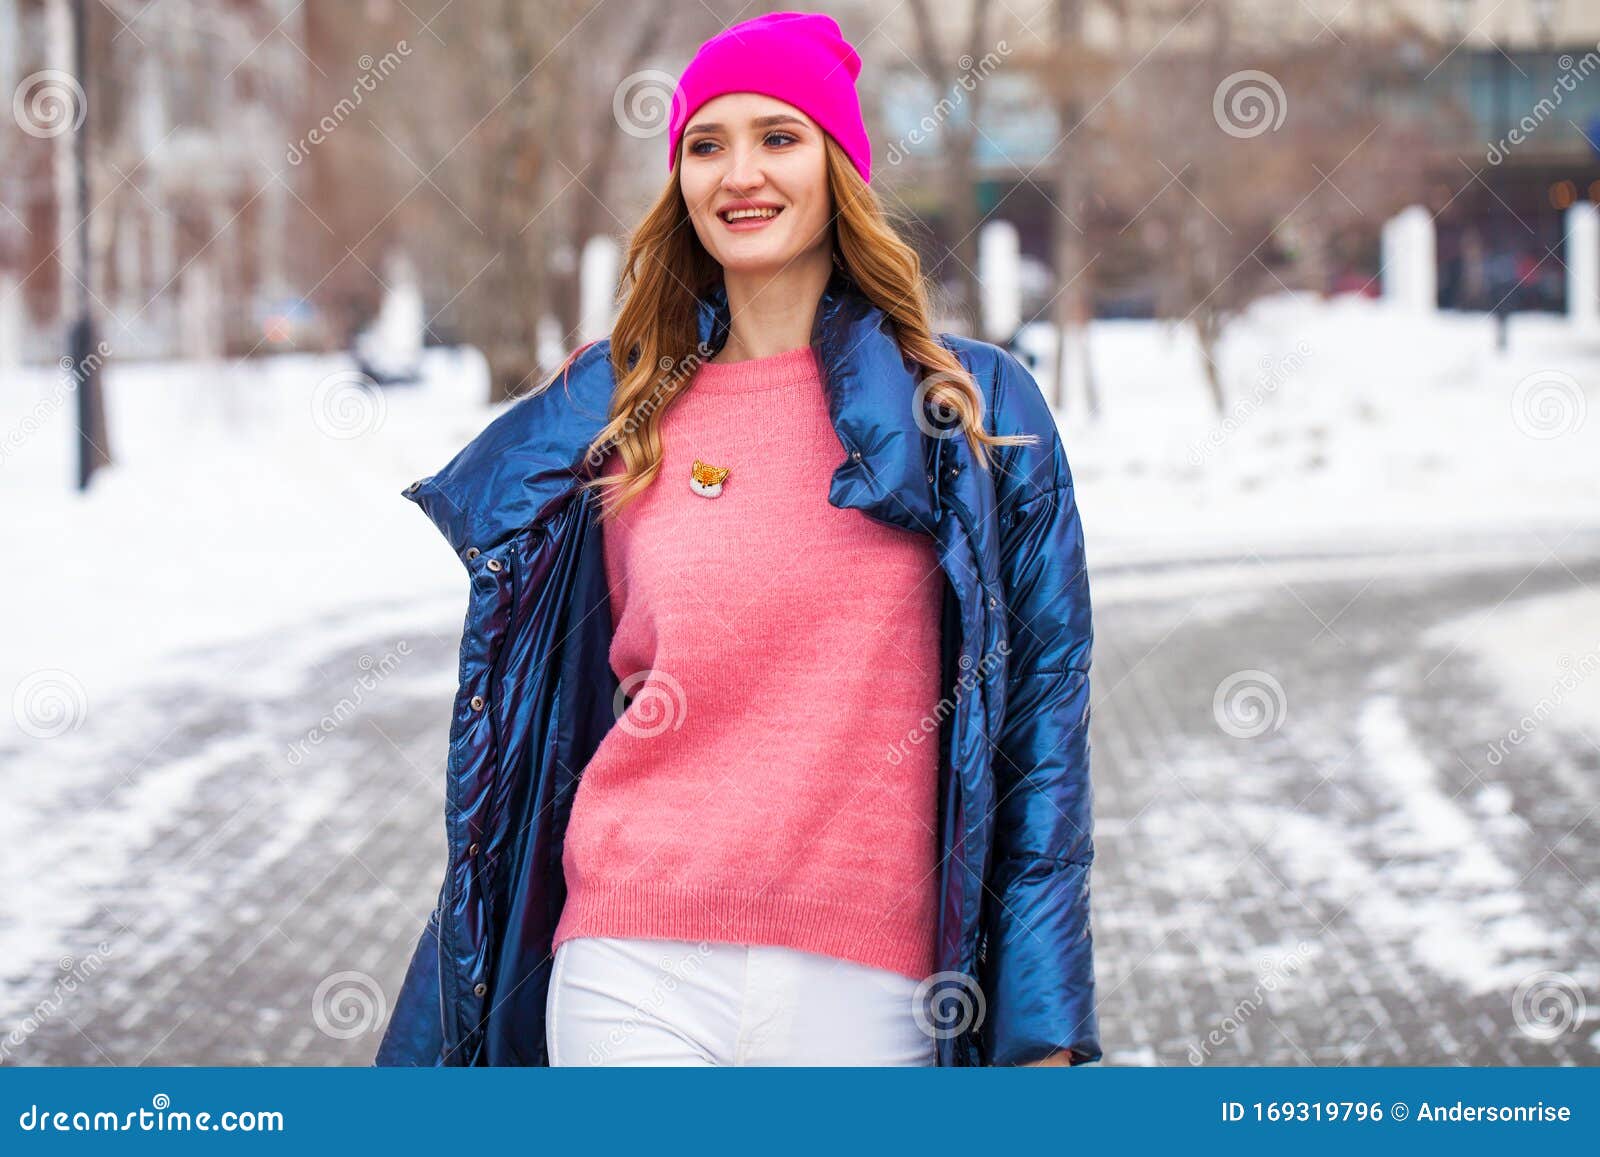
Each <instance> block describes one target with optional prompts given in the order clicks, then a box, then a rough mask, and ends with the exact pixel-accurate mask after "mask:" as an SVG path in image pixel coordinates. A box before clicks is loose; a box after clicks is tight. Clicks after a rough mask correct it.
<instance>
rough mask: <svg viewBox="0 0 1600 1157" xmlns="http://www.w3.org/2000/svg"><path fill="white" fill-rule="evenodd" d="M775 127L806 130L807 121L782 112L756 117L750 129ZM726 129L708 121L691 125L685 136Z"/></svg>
mask: <svg viewBox="0 0 1600 1157" xmlns="http://www.w3.org/2000/svg"><path fill="white" fill-rule="evenodd" d="M773 125H799V126H800V127H801V128H805V121H803V120H801V119H800V118H799V117H792V116H790V115H789V114H788V113H781V112H780V113H774V114H773V115H771V116H764V117H756V118H755V119H754V120H752V121H751V122H750V127H751V128H755V129H764V128H770V127H771V126H773ZM726 127H727V126H725V125H720V124H716V123H713V122H710V121H706V122H703V123H701V124H697V125H690V126H689V127H688V128H686V129H684V130H683V135H684V136H689V135H690V134H691V133H720V132H721V131H722V130H723V129H724V128H726Z"/></svg>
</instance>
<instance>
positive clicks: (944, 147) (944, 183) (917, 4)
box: [910, 0, 994, 333]
mask: <svg viewBox="0 0 1600 1157" xmlns="http://www.w3.org/2000/svg"><path fill="white" fill-rule="evenodd" d="M910 8H911V15H912V20H913V23H914V25H915V28H916V38H917V67H918V68H919V69H920V70H921V71H922V73H923V75H924V76H926V77H927V79H928V81H929V82H930V83H931V84H932V86H933V88H934V90H935V91H934V96H935V99H936V100H937V101H940V102H949V107H950V110H951V112H952V114H953V115H951V116H950V117H949V118H948V119H947V120H944V121H943V122H942V125H941V131H940V133H939V138H938V139H939V141H940V148H941V157H940V178H941V179H940V181H939V182H938V185H939V190H940V203H941V205H942V206H943V210H944V212H943V216H944V221H945V226H946V230H947V233H948V235H949V236H950V237H952V238H954V243H953V245H952V246H951V248H950V250H949V252H950V255H951V256H952V257H954V258H955V262H956V269H955V270H954V271H953V272H952V273H951V274H950V277H951V278H952V279H953V280H954V281H955V283H956V285H957V286H958V287H959V297H960V299H961V308H962V310H964V312H965V313H966V317H967V322H968V325H969V327H970V332H973V333H976V332H978V326H979V324H980V322H981V308H980V306H981V302H980V300H979V293H980V286H979V284H978V274H977V272H976V270H977V265H978V239H977V232H978V226H979V224H980V223H981V216H982V215H981V214H980V212H979V209H978V166H977V157H976V146H977V139H978V126H979V125H980V123H981V120H982V116H983V91H984V86H983V85H982V84H981V83H980V84H973V85H970V86H962V87H961V88H960V90H959V91H958V82H959V80H960V77H959V75H958V63H959V62H958V59H957V58H956V57H953V56H950V55H947V53H946V50H945V48H944V45H943V43H942V42H941V39H940V36H939V30H938V27H937V24H936V21H935V18H934V13H933V9H932V7H931V5H930V4H929V3H928V0H910ZM993 8H994V5H993V4H992V3H991V2H990V0H971V8H970V9H969V11H968V18H967V32H966V48H965V50H964V52H963V54H962V59H965V60H968V61H977V60H980V59H983V58H984V57H986V56H987V55H988V54H989V45H990V42H991V40H992V35H993V32H992V29H991V27H990V26H991V24H992V20H991V14H992V11H993ZM967 67H970V65H968V66H967ZM932 272H933V273H934V274H935V275H939V273H940V270H939V267H938V264H936V265H935V267H934V269H933V270H932Z"/></svg>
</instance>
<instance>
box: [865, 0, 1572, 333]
mask: <svg viewBox="0 0 1600 1157" xmlns="http://www.w3.org/2000/svg"><path fill="white" fill-rule="evenodd" d="M1086 7H1087V8H1088V10H1089V13H1090V18H1089V19H1087V20H1086V23H1085V35H1086V36H1087V37H1088V38H1090V39H1091V40H1095V41H1097V42H1098V43H1099V44H1100V45H1101V46H1103V47H1106V48H1109V49H1112V50H1113V51H1117V52H1120V53H1121V54H1122V57H1123V58H1124V59H1126V60H1130V61H1137V62H1139V64H1138V67H1140V68H1146V67H1159V62H1160V60H1161V58H1162V56H1163V55H1164V54H1165V55H1167V56H1169V57H1170V56H1171V55H1173V54H1177V53H1182V52H1185V51H1189V50H1191V49H1192V48H1194V47H1195V45H1196V44H1197V42H1198V41H1199V40H1200V39H1201V38H1202V37H1203V35H1204V31H1205V30H1204V27H1203V24H1202V22H1201V21H1199V20H1197V19H1186V20H1184V21H1181V22H1176V21H1177V17H1175V16H1174V15H1173V11H1174V10H1173V9H1171V8H1170V7H1169V8H1163V9H1159V10H1158V9H1157V8H1156V7H1155V6H1148V10H1141V7H1140V6H1139V5H1132V6H1130V7H1129V9H1128V10H1127V14H1126V18H1124V19H1117V20H1113V19H1111V18H1110V17H1109V16H1108V15H1107V13H1106V11H1105V9H1104V8H1102V7H1100V6H1096V5H1092V4H1090V5H1087V6H1086ZM1180 7H1182V6H1180ZM1380 9H1381V11H1380ZM1235 11H1236V13H1237V14H1238V15H1237V16H1236V21H1237V22H1238V23H1239V24H1241V25H1244V24H1250V25H1252V31H1260V30H1267V29H1270V31H1271V35H1272V36H1273V37H1279V38H1282V39H1283V40H1286V41H1287V40H1293V39H1294V38H1299V39H1301V41H1302V42H1304V43H1312V44H1315V43H1319V42H1320V43H1324V44H1330V43H1332V38H1333V37H1336V36H1338V35H1339V34H1340V32H1341V30H1344V31H1346V32H1348V31H1352V30H1357V29H1360V28H1363V27H1370V22H1371V21H1372V19H1373V18H1374V16H1375V15H1382V16H1383V17H1384V18H1386V19H1389V20H1391V21H1393V22H1394V27H1396V28H1398V29H1401V30H1403V34H1404V35H1405V37H1406V38H1407V40H1406V43H1405V44H1404V45H1402V52H1403V55H1404V57H1405V59H1406V61H1407V64H1408V71H1409V76H1408V78H1407V87H1406V90H1405V91H1404V92H1389V93H1378V94H1376V95H1377V97H1378V99H1380V100H1386V101H1389V102H1390V107H1391V109H1392V111H1393V115H1394V116H1396V117H1405V118H1408V119H1410V120H1411V121H1412V122H1414V123H1421V124H1424V125H1426V126H1428V129H1429V136H1430V141H1429V144H1430V153H1429V155H1428V156H1427V158H1426V171H1427V173H1428V182H1429V186H1430V188H1429V192H1428V195H1427V198H1426V207H1427V208H1428V209H1429V210H1430V211H1431V212H1432V213H1433V214H1434V216H1435V223H1436V227H1437V230H1438V238H1437V240H1438V244H1437V254H1438V263H1439V269H1438V273H1439V304H1440V305H1441V306H1443V307H1445V308H1461V309H1489V308H1492V307H1495V306H1496V305H1499V306H1501V307H1503V308H1511V309H1549V310H1563V309H1565V305H1566V302H1565V295H1566V280H1565V267H1564V261H1563V258H1562V253H1561V246H1562V240H1563V236H1564V232H1565V225H1564V217H1563V214H1564V212H1565V210H1566V209H1567V208H1568V207H1569V206H1571V205H1572V204H1573V203H1574V202H1576V201H1580V200H1587V201H1591V202H1595V203H1600V3H1595V2H1594V0H1395V2H1392V3H1385V4H1383V5H1373V4H1368V3H1361V2H1356V3H1351V2H1350V0H1327V2H1324V0H1300V2H1298V3H1296V4H1293V5H1289V4H1283V3H1278V2H1275V0H1255V2H1254V3H1253V4H1252V3H1249V2H1246V3H1240V4H1237V5H1236V6H1235ZM1252 11H1254V13H1255V18H1254V19H1253V20H1251V19H1247V18H1248V17H1249V16H1250V14H1251V13H1252ZM1179 15H1183V13H1181V12H1180V13H1179ZM944 18H945V19H947V20H949V21H950V24H949V26H948V27H946V28H945V29H944V30H943V31H944V32H945V33H946V42H947V43H951V44H955V43H960V41H959V39H958V38H959V36H960V33H961V27H962V21H963V20H964V15H963V14H962V13H957V12H954V11H953V10H952V11H950V12H947V13H946V14H945V17H944ZM1051 19H1052V12H1051V9H1050V6H1048V5H1046V6H1044V7H1043V8H1041V9H1039V10H1038V15H1037V17H1036V18H1034V19H1032V20H1030V22H1029V24H1028V26H1027V29H1026V30H1025V31H1024V32H1023V33H1022V35H1021V36H1018V37H1014V38H1013V39H1014V40H1020V41H1022V42H1023V44H1024V46H1032V47H1033V50H1034V52H1035V54H1036V55H1037V53H1038V52H1039V51H1041V50H1040V49H1038V48H1037V47H1036V46H1037V43H1038V40H1039V38H1041V37H1046V38H1047V37H1048V36H1049V35H1051ZM1147 54H1148V55H1147ZM883 64H884V67H885V68H886V69H887V70H888V72H889V79H888V80H887V81H885V82H883V84H882V86H881V98H880V99H881V106H882V107H881V118H882V124H883V126H884V135H885V136H886V138H887V140H888V141H889V142H890V143H891V144H892V145H894V146H896V147H897V148H901V149H903V150H904V153H905V155H906V163H907V166H908V169H909V170H912V171H916V172H917V173H918V176H917V179H916V180H913V181H910V182H907V184H906V186H905V191H904V192H903V193H902V194H901V198H902V199H903V201H904V202H905V205H906V207H907V208H909V209H910V210H912V211H914V212H916V213H917V214H918V215H919V216H923V217H924V218H925V219H926V220H927V221H928V222H929V224H930V227H931V228H932V230H933V232H934V233H935V234H936V235H937V234H941V229H940V221H939V213H940V210H939V197H938V195H937V183H938V181H939V180H940V179H941V169H940V163H939V147H940V143H939V141H938V139H937V137H936V136H930V135H929V134H927V133H926V132H921V133H919V132H918V127H919V125H921V124H924V123H925V118H926V116H927V112H928V105H929V95H928V87H927V82H926V78H925V77H924V75H923V74H922V71H921V69H920V68H918V67H917V64H916V62H915V61H912V60H909V59H907V58H906V57H905V54H904V53H903V52H898V51H897V52H893V53H886V54H884V60H883ZM1113 79H1115V78H1113ZM983 83H984V84H985V86H986V92H985V102H986V104H985V113H984V116H983V123H982V132H980V133H979V134H978V135H977V138H976V142H975V153H976V164H977V170H978V171H977V181H978V200H979V205H980V207H981V209H982V211H983V212H984V213H988V212H989V211H990V210H991V209H992V208H994V207H995V206H1002V209H1001V213H1002V215H1003V216H1004V217H1005V218H1006V220H1008V221H1010V222H1012V223H1013V224H1015V225H1016V226H1017V228H1018V230H1019V231H1020V234H1021V240H1022V250H1023V254H1024V259H1025V262H1026V266H1027V268H1028V270H1029V271H1030V275H1031V278H1032V280H1033V282H1034V284H1035V286H1036V290H1035V293H1034V294H1032V295H1031V296H1033V297H1034V299H1035V300H1036V301H1038V302H1043V301H1044V300H1046V299H1048V297H1049V296H1050V295H1051V293H1053V288H1052V287H1053V285H1054V284H1055V277H1054V274H1053V273H1052V272H1051V270H1050V253H1051V236H1052V232H1053V230H1054V229H1056V228H1057V227H1058V220H1057V211H1056V209H1055V207H1054V206H1053V205H1052V203H1051V201H1052V198H1053V196H1054V191H1053V188H1052V185H1051V178H1052V176H1053V173H1052V166H1051V165H1050V163H1049V158H1050V156H1051V154H1052V150H1053V148H1054V146H1055V144H1056V141H1057V139H1058V136H1059V133H1058V130H1057V127H1056V124H1055V117H1054V115H1053V113H1052V110H1051V108H1050V105H1049V103H1048V101H1047V100H1045V99H1043V98H1042V96H1041V93H1040V92H1039V91H1038V90H1037V85H1036V81H1035V80H1034V74H1033V73H1032V72H1030V71H1029V69H1028V68H1005V69H1001V70H999V71H996V72H995V73H993V75H990V76H988V77H987V78H986V79H985V80H984V82H983ZM1352 83H1361V81H1360V79H1359V78H1352ZM1382 224H1383V223H1382V221H1381V220H1374V221H1372V222H1371V230H1370V232H1371V236H1370V238H1368V245H1367V248H1366V253H1365V256H1364V258H1363V259H1362V262H1361V263H1360V264H1359V265H1358V266H1356V267H1347V268H1332V269H1329V270H1328V271H1327V272H1326V284H1325V286H1324V287H1325V288H1326V289H1328V290H1337V289H1343V288H1363V289H1364V290H1365V291H1367V292H1371V291H1372V290H1373V288H1374V287H1375V280H1374V279H1375V276H1376V273H1377V264H1376V262H1377V253H1378V234H1379V230H1380V229H1381V226H1382ZM1113 231H1114V230H1113ZM939 240H940V241H942V242H946V243H947V242H948V241H949V238H947V237H943V236H942V235H941V236H940V237H939ZM1111 248H1112V250H1114V249H1115V246H1114V245H1113V246H1112V247H1111ZM1105 258H1106V259H1105V260H1104V261H1103V262H1102V263H1101V264H1100V266H1099V270H1098V280H1099V285H1098V286H1097V290H1096V313H1097V314H1098V315H1099V316H1119V315H1137V316H1144V315H1149V314H1150V313H1151V311H1152V309H1153V292H1152V291H1151V289H1150V286H1149V281H1150V277H1151V274H1150V270H1149V267H1148V263H1147V262H1141V261H1139V260H1137V259H1133V258H1131V257H1130V258H1129V259H1128V260H1123V261H1119V260H1118V256H1117V254H1116V253H1115V252H1114V251H1112V252H1108V253H1106V254H1105Z"/></svg>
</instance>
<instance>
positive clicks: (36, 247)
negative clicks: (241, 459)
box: [0, 0, 308, 360]
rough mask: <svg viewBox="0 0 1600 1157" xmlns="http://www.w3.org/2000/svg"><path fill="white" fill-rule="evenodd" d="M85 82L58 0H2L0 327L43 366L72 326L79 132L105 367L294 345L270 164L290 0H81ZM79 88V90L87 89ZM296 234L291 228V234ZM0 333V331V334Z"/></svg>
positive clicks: (296, 68) (282, 210) (276, 173)
mask: <svg viewBox="0 0 1600 1157" xmlns="http://www.w3.org/2000/svg"><path fill="white" fill-rule="evenodd" d="M85 11H86V15H87V22H88V36H87V45H88V50H89V60H90V69H89V72H90V82H89V84H88V85H87V86H84V85H81V84H80V83H79V81H78V79H77V78H75V77H74V75H73V73H74V71H75V70H74V63H73V44H74V36H75V29H74V26H73V16H72V5H71V4H70V3H68V0H0V93H4V94H5V95H6V96H7V97H8V98H10V103H11V108H12V115H13V120H14V121H15V122H16V123H15V125H14V126H8V128H15V129H17V130H19V131H10V132H7V133H4V134H0V318H4V317H5V316H7V315H9V316H10V317H11V318H12V319H13V324H16V323H20V332H21V335H22V338H21V344H22V350H21V353H22V356H23V357H25V358H28V359H30V360H34V359H43V360H48V359H51V358H54V357H56V356H58V355H59V353H60V351H61V349H62V347H63V343H64V334H65V331H66V325H67V323H68V322H69V321H70V319H71V318H72V317H74V316H75V314H76V309H77V306H76V301H77V295H78V293H79V292H80V291H79V287H78V286H77V284H75V277H76V245H77V241H76V228H77V214H78V206H77V199H76V188H75V180H76V167H75V165H76V162H75V157H74V152H73V148H72V142H73V137H74V133H73V132H72V131H71V130H72V126H73V124H74V123H75V122H76V121H77V119H78V118H83V117H86V118H87V121H86V124H87V129H88V131H89V133H90V142H91V161H90V173H89V177H90V192H89V197H90V205H91V208H92V212H91V216H90V230H91V231H90V241H91V245H92V247H93V252H94V255H95V259H94V261H93V265H94V268H95V273H94V276H93V279H92V285H91V289H92V291H93V293H94V296H95V299H96V301H97V302H98V307H97V308H98V311H99V314H100V327H101V335H102V337H103V338H104V340H105V341H106V342H107V343H108V345H109V346H110V347H111V348H112V349H113V350H114V351H115V352H116V353H117V354H118V355H120V356H146V355H148V356H171V355H177V354H188V355H190V356H208V355H219V354H222V353H223V352H228V353H244V352H249V351H251V350H253V349H258V348H262V347H264V346H272V345H277V344H284V343H287V342H291V341H294V340H297V339H300V338H302V337H304V331H305V330H306V328H307V322H308V318H307V316H306V314H305V313H304V312H303V307H297V306H296V305H295V302H296V301H297V298H298V290H299V289H300V288H302V287H299V286H296V285H294V284H293V282H294V277H293V275H292V272H291V268H290V266H291V262H292V259H293V255H294V253H295V250H296V246H297V245H298V244H302V243H303V242H301V241H299V240H298V239H297V237H296V232H297V231H295V230H292V229H291V228H290V225H289V218H290V215H291V212H292V209H293V206H294V203H295V201H296V199H297V193H296V191H295V189H294V187H293V186H294V184H295V181H296V173H295V171H294V170H293V169H291V168H289V167H288V166H286V165H284V164H283V163H282V161H281V158H282V155H283V142H284V141H286V140H291V139H293V138H294V136H295V131H294V130H297V129H298V121H299V119H300V117H299V113H298V110H299V109H300V108H301V107H302V105H301V102H302V99H303V98H302V94H303V92H304V88H305V83H306V80H305V78H306V69H307V66H306V60H305V56H304V52H303V49H302V48H301V42H302V41H303V38H304V32H303V24H304V16H303V14H302V10H301V5H300V4H299V3H297V2H296V0H227V2H226V3H205V2H200V0H164V2H163V3H160V4H145V3H134V2H132V0H94V2H93V3H90V4H87V5H86V6H85ZM85 90H86V91H85ZM302 232H303V231H302ZM3 332H4V326H3V324H0V333H3Z"/></svg>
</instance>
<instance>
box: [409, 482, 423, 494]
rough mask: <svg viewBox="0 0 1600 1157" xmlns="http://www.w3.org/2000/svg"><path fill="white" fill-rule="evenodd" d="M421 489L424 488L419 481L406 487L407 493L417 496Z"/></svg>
mask: <svg viewBox="0 0 1600 1157" xmlns="http://www.w3.org/2000/svg"><path fill="white" fill-rule="evenodd" d="M421 487H422V482H421V480H420V479H419V480H418V481H416V482H413V483H412V484H411V485H410V486H407V487H406V492H407V493H408V494H415V493H416V492H417V491H418V490H419V489H421Z"/></svg>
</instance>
